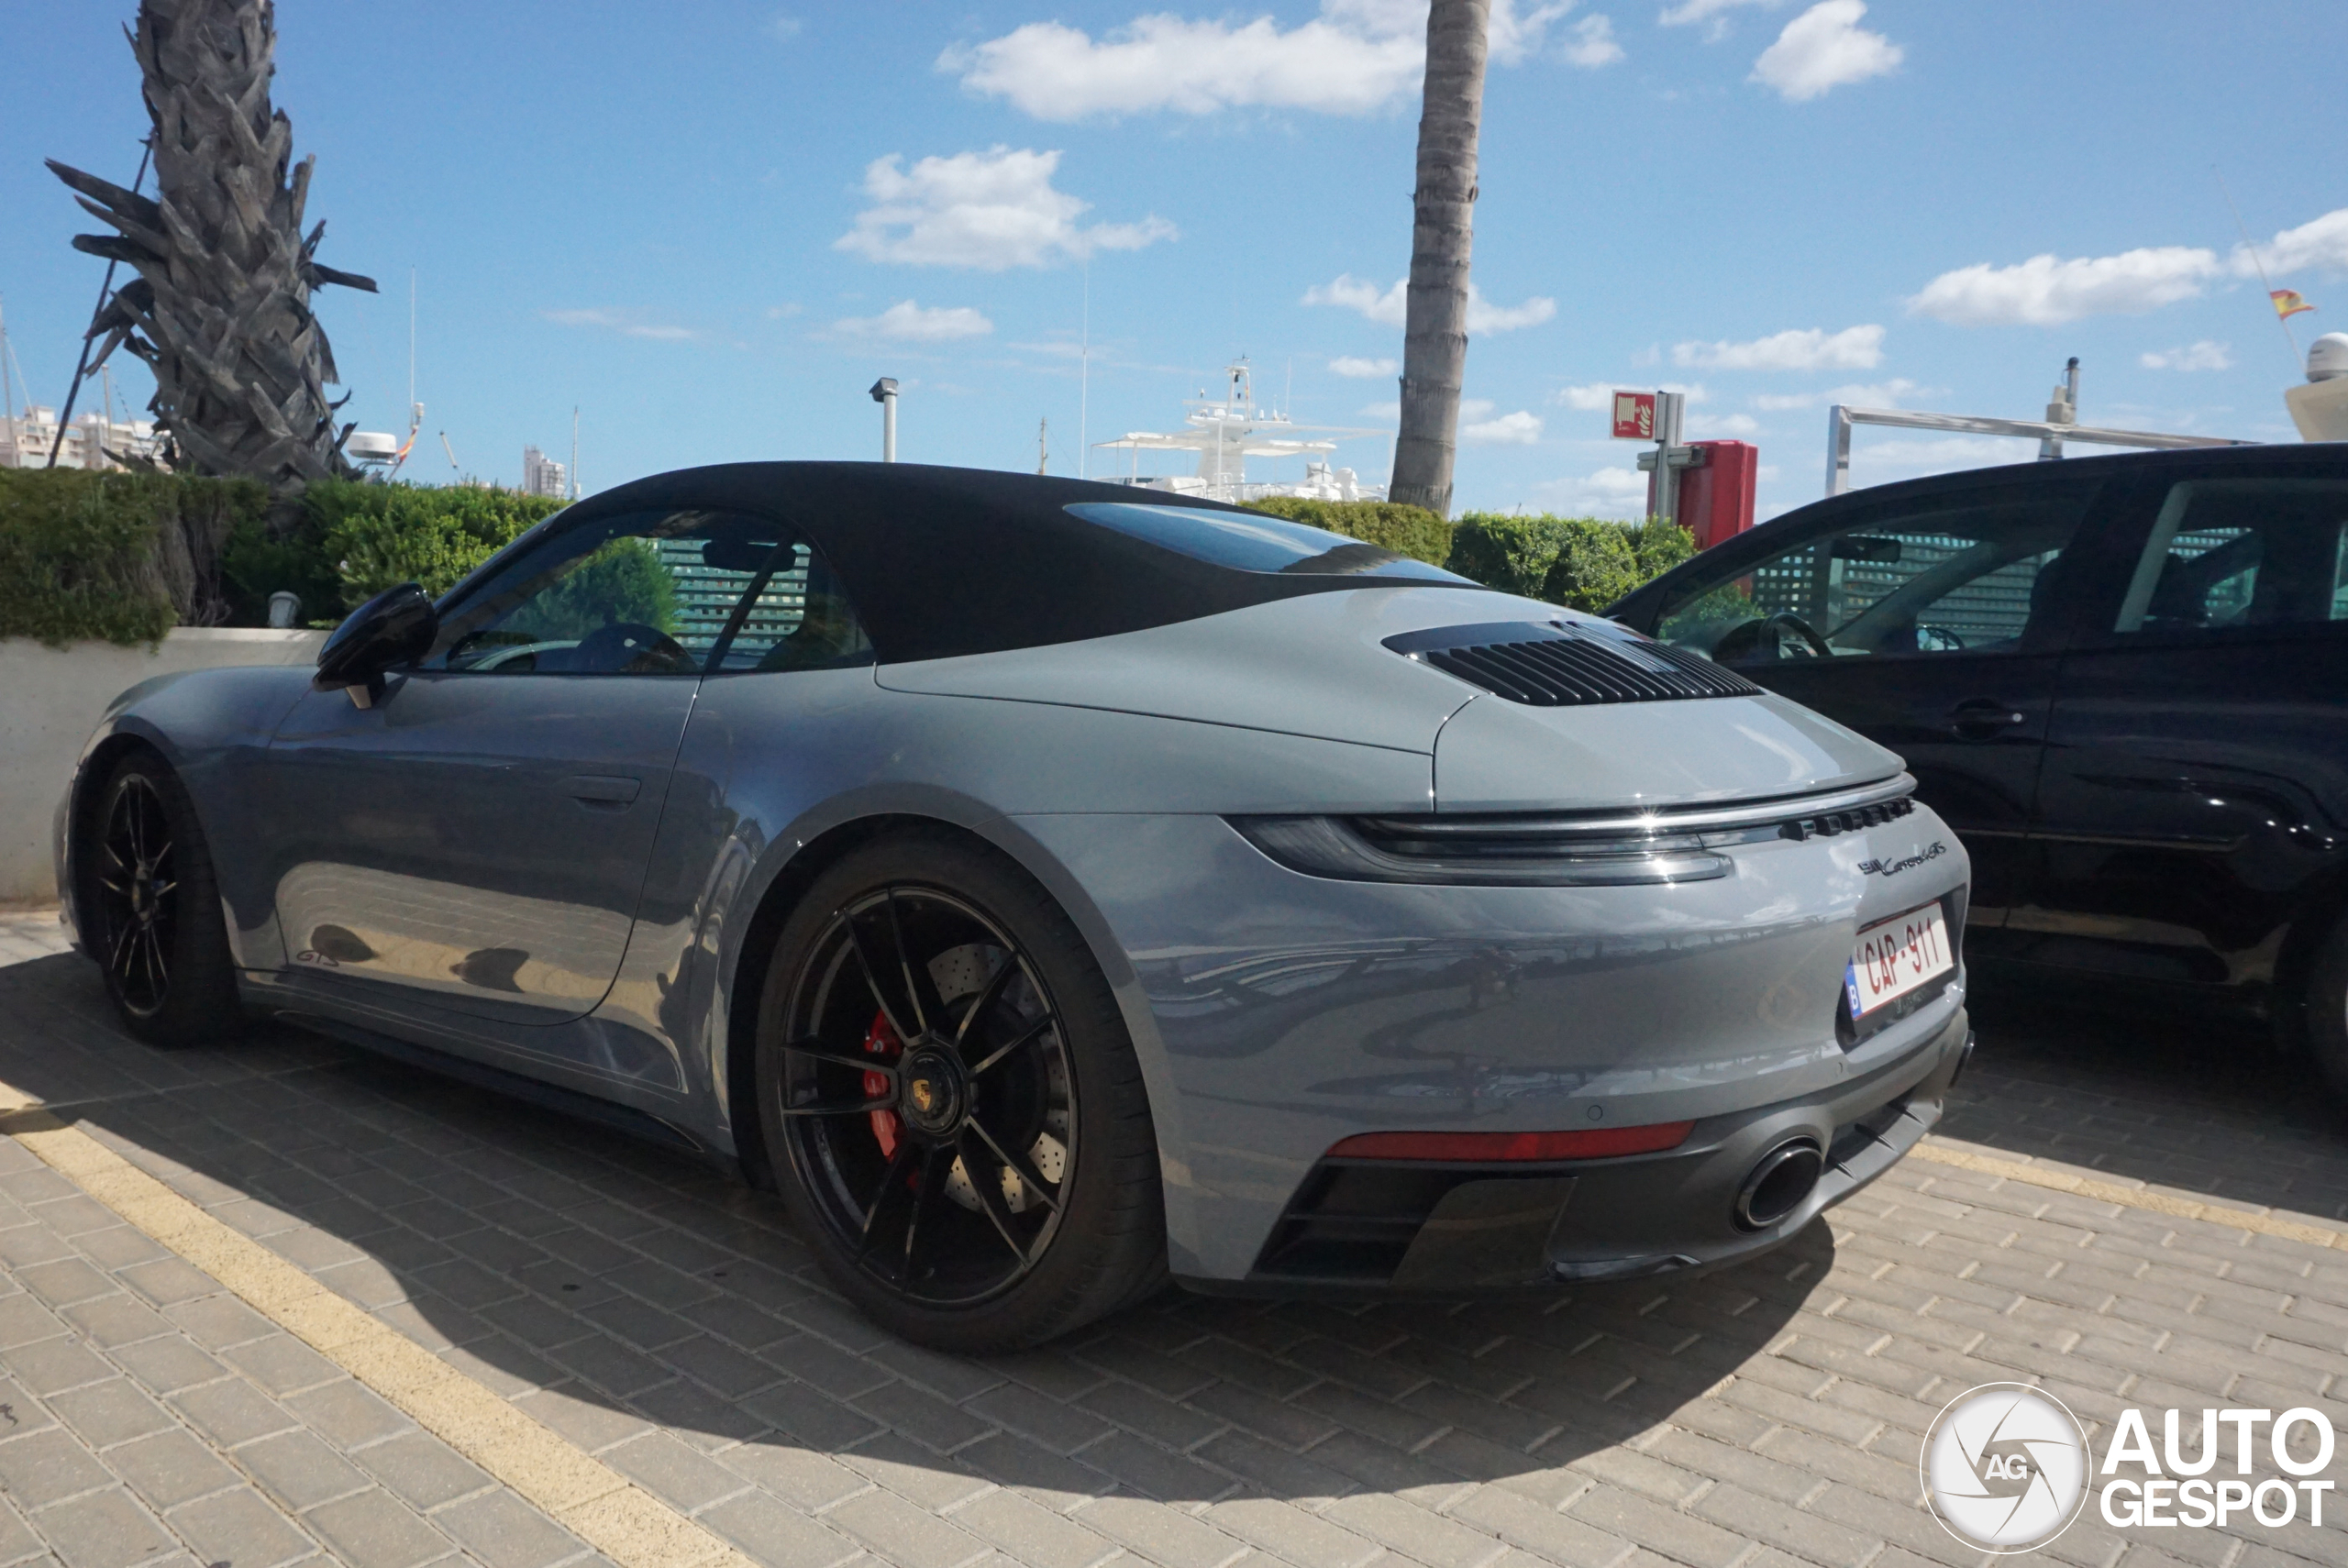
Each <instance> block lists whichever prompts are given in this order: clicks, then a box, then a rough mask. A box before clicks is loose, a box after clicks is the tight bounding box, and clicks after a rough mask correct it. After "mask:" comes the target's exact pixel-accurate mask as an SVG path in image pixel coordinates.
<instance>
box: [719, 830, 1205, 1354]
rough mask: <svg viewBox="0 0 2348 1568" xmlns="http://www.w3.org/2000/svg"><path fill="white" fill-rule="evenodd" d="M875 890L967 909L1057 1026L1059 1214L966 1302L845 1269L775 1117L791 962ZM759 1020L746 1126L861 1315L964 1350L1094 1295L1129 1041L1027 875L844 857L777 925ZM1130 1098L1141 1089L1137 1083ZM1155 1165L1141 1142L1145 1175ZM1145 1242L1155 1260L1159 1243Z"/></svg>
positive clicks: (792, 984)
mask: <svg viewBox="0 0 2348 1568" xmlns="http://www.w3.org/2000/svg"><path fill="white" fill-rule="evenodd" d="M883 886H892V887H899V888H910V889H936V890H937V891H939V892H942V893H947V894H950V895H952V896H953V897H955V898H958V899H961V900H966V901H968V902H969V903H972V904H975V905H976V906H978V908H979V909H980V911H983V912H984V913H985V914H986V915H987V916H988V918H990V919H991V920H993V921H994V922H996V923H998V924H999V925H1001V926H1002V929H1003V930H1004V931H1005V932H1006V933H1008V934H1009V935H1010V936H1011V938H1012V940H1013V942H1015V943H1017V944H1019V947H1020V948H1021V950H1022V951H1023V952H1024V953H1025V955H1027V958H1028V960H1029V962H1030V963H1032V964H1033V965H1034V966H1035V967H1036V972H1037V973H1038V975H1039V976H1040V977H1042V979H1043V981H1044V984H1045V987H1046V988H1047V989H1048V991H1049V992H1050V994H1051V999H1052V1002H1053V1005H1054V1007H1055V1009H1056V1010H1057V1011H1058V1015H1059V1018H1060V1021H1061V1025H1062V1035H1063V1043H1064V1047H1065V1052H1064V1054H1065V1056H1066V1060H1067V1064H1068V1071H1069V1079H1070V1088H1071V1089H1072V1090H1073V1099H1074V1100H1075V1126H1076V1147H1075V1150H1074V1151H1073V1153H1074V1161H1073V1165H1074V1170H1073V1175H1072V1176H1071V1177H1069V1179H1068V1180H1066V1181H1065V1182H1064V1183H1063V1185H1062V1188H1061V1191H1062V1193H1063V1196H1064V1201H1065V1202H1066V1203H1067V1206H1068V1207H1067V1210H1066V1212H1065V1213H1064V1214H1063V1215H1062V1216H1061V1219H1060V1221H1059V1225H1058V1229H1057V1231H1055V1232H1054V1235H1053V1238H1052V1242H1051V1245H1050V1246H1049V1247H1048V1248H1047V1250H1046V1252H1045V1254H1044V1257H1043V1259H1042V1261H1041V1262H1039V1263H1038V1264H1036V1267H1035V1268H1034V1270H1033V1271H1032V1272H1030V1273H1029V1274H1028V1275H1027V1276H1026V1277H1025V1278H1024V1279H1022V1280H1020V1281H1019V1282H1018V1283H1016V1284H1015V1285H1013V1286H1011V1287H1010V1288H1009V1289H1007V1290H1005V1291H1003V1292H1002V1293H1001V1294H999V1295H997V1296H994V1297H989V1298H988V1299H987V1300H985V1301H982V1302H980V1303H977V1304H975V1305H972V1306H969V1307H958V1308H939V1307H930V1306H925V1305H923V1304H921V1303H918V1302H914V1301H909V1300H906V1299H905V1298H904V1297H901V1296H898V1295H897V1294H895V1293H894V1292H893V1291H892V1290H891V1289H890V1288H889V1287H888V1286H885V1285H883V1284H882V1283H881V1282H880V1281H878V1280H875V1279H873V1278H872V1277H871V1276H870V1275H868V1274H866V1273H865V1272H864V1271H863V1270H862V1269H860V1268H859V1267H858V1266H857V1264H856V1263H855V1262H854V1260H853V1258H852V1257H851V1256H850V1255H849V1253H847V1249H846V1247H845V1246H844V1244H843V1243H842V1242H840V1241H839V1240H838V1239H837V1238H836V1236H834V1234H833V1233H832V1231H831V1230H830V1228H829V1226H828V1225H827V1223H826V1221H825V1218H824V1215H823V1212H822V1209H821V1208H820V1206H819V1200H818V1198H816V1197H815V1195H814V1194H813V1193H812V1192H810V1191H809V1190H808V1189H807V1186H806V1179H807V1178H805V1177H804V1176H803V1175H802V1174H801V1173H800V1171H799V1169H798V1165H797V1161H796V1160H795V1159H794V1158H793V1156H792V1153H791V1144H790V1142H789V1140H788V1138H787V1136H786V1134H785V1129H784V1126H783V1123H784V1121H785V1119H784V1118H783V1117H782V1116H781V1114H780V1113H779V1110H780V1106H781V1098H780V1088H781V1051H780V1049H779V1048H778V1047H779V1044H780V1042H781V1030H782V1028H783V1024H784V1021H785V1019H786V1017H787V1013H788V1009H789V1007H790V1005H791V1002H792V997H793V993H794V990H795V988H796V987H797V986H798V984H799V981H800V977H801V970H802V968H803V966H804V964H805V962H806V960H807V958H808V955H809V954H810V952H811V950H812V948H813V947H814V944H815V942H816V941H817V940H818V939H819V938H820V937H821V936H822V934H823V933H824V932H825V929H826V928H827V927H828V926H829V924H830V923H831V920H832V917H833V915H834V913H835V912H836V911H838V910H839V909H840V908H841V907H842V906H844V905H846V904H847V903H849V902H851V901H853V900H855V899H857V898H858V897H859V896H861V895H863V894H865V893H867V892H869V891H872V890H874V889H878V888H881V887H883ZM758 1020H759V1022H758V1030H759V1033H758V1045H757V1051H758V1074H757V1078H758V1097H759V1127H760V1131H761V1132H763V1133H764V1135H765V1142H766V1148H767V1155H768V1159H769V1160H770V1163H771V1164H772V1166H773V1170H774V1178H775V1182H776V1184H777V1186H778V1187H779V1188H780V1189H781V1194H782V1198H783V1201H784V1203H785V1205H786V1206H787V1207H788V1208H789V1209H790V1210H791V1214H792V1220H793V1221H794V1222H795V1223H796V1225H797V1226H798V1228H799V1231H800V1233H801V1234H802V1236H803V1238H804V1239H805V1240H806V1242H807V1243H808V1245H809V1246H810V1247H811V1248H812V1249H814V1253H815V1254H816V1257H817V1259H818V1261H819V1262H821V1263H822V1264H823V1266H824V1270H825V1274H826V1275H828V1276H829V1278H830V1279H831V1280H832V1282H833V1284H834V1285H835V1286H837V1288H838V1289H839V1290H840V1292H841V1293H842V1294H843V1295H845V1296H847V1297H848V1298H849V1299H850V1300H851V1301H853V1302H855V1303H856V1305H857V1306H858V1308H859V1309H862V1310H863V1311H864V1312H865V1313H866V1315H868V1316H869V1317H870V1318H871V1319H872V1320H874V1321H876V1322H878V1323H880V1324H881V1326H882V1327H884V1328H887V1329H889V1330H890V1331H892V1332H894V1333H897V1334H899V1335H901V1336H902V1337H903V1338H905V1339H908V1340H913V1341H915V1342H919V1343H922V1344H925V1345H930V1346H933V1347H936V1348H939V1349H947V1350H957V1351H964V1352H969V1353H983V1352H989V1351H999V1350H1006V1349H1011V1348H1014V1347H1018V1346H1024V1345H1028V1344H1034V1343H1036V1342H1040V1341H1041V1340H1043V1339H1047V1338H1049V1337H1051V1336H1052V1335H1053V1334H1055V1333H1058V1332H1060V1331H1063V1329H1065V1328H1068V1327H1073V1326H1075V1324H1076V1323H1077V1322H1079V1321H1081V1320H1083V1319H1084V1318H1087V1317H1090V1316H1092V1315H1094V1312H1092V1311H1088V1310H1086V1309H1084V1307H1083V1306H1082V1305H1081V1304H1082V1303H1086V1302H1089V1301H1093V1300H1094V1299H1096V1298H1098V1297H1102V1295H1103V1293H1104V1290H1105V1289H1107V1287H1108V1285H1109V1283H1110V1282H1107V1281H1104V1279H1103V1277H1102V1274H1103V1270H1104V1268H1110V1269H1114V1268H1115V1263H1114V1261H1113V1259H1111V1258H1105V1257H1104V1256H1103V1255H1102V1253H1103V1252H1104V1247H1103V1245H1102V1238H1103V1237H1104V1236H1106V1235H1108V1234H1109V1233H1110V1232H1111V1231H1112V1230H1113V1210H1114V1209H1115V1207H1116V1198H1117V1184H1116V1180H1115V1176H1116V1170H1115V1166H1116V1164H1117V1158H1118V1154H1119V1153H1120V1150H1119V1148H1118V1144H1119V1143H1120V1141H1121V1140H1120V1133H1121V1132H1123V1133H1124V1137H1125V1138H1127V1139H1130V1138H1131V1136H1132V1132H1131V1129H1130V1127H1126V1128H1121V1127H1120V1125H1119V1122H1120V1121H1121V1118H1120V1116H1119V1114H1118V1111H1119V1106H1118V1104H1117V1101H1118V1099H1120V1096H1119V1094H1118V1092H1117V1090H1118V1085H1119V1080H1120V1077H1121V1075H1120V1074H1119V1072H1118V1066H1119V1064H1118V1062H1117V1057H1118V1056H1119V1055H1122V1056H1123V1057H1124V1059H1125V1061H1126V1062H1127V1063H1130V1060H1131V1057H1132V1055H1133V1045H1132V1043H1131V1040H1130V1037H1129V1036H1128V1034H1127V1032H1126V1031H1125V1027H1124V1018H1123V1016H1122V1015H1121V1014H1120V1013H1119V1012H1118V1011H1117V1006H1116V1001H1115V998H1114V997H1113V994H1112V993H1111V992H1110V989H1109V987H1108V983H1107V982H1106V980H1104V979H1103V978H1102V975H1101V972H1100V968H1099V966H1098V965H1097V964H1096V963H1095V962H1094V961H1093V959H1092V956H1091V952H1090V951H1089V950H1088V949H1087V948H1086V947H1085V946H1084V944H1083V940H1082V938H1081V937H1080V935H1079V934H1078V933H1077V931H1076V929H1075V927H1074V925H1073V924H1072V923H1071V922H1069V919H1068V917H1067V916H1066V915H1065V914H1064V913H1063V912H1061V911H1060V910H1059V908H1058V906H1057V905H1056V904H1054V903H1053V902H1052V900H1051V899H1050V897H1049V895H1048V894H1047V893H1046V892H1045V891H1044V890H1043V889H1042V888H1041V887H1040V886H1038V885H1037V884H1036V882H1035V880H1034V879H1033V878H1030V877H1028V876H1027V874H1026V873H1025V872H1024V871H1022V870H1020V869H1019V868H1018V867H1016V866H1013V865H1010V864H1008V863H1006V862H1004V861H1003V860H1002V859H1000V858H999V857H997V856H994V855H992V854H991V853H989V852H986V851H984V850H981V849H979V848H976V847H974V846H971V845H965V844H962V843H959V842H958V841H955V840H953V839H949V838H944V837H942V836H941V837H936V838H931V837H927V836H918V837H908V838H906V839H903V840H891V841H883V842H881V843H880V844H875V845H870V846H869V847H868V848H866V849H862V850H859V851H857V852H855V853H853V854H851V855H850V856H848V857H847V859H845V860H843V861H841V862H840V863H839V864H838V865H837V866H835V867H832V868H831V869H830V870H829V871H827V872H825V873H824V874H823V875H822V876H820V877H819V878H817V879H816V881H815V883H814V886H813V887H811V888H810V889H808V892H807V894H806V896H805V897H804V898H803V899H802V900H801V901H800V904H799V907H798V908H797V909H796V910H795V911H793V912H792V916H791V918H790V919H789V921H788V922H785V924H784V926H783V930H782V933H781V936H780V938H779V939H778V941H777V943H776V947H775V955H774V961H773V963H771V964H770V965H769V966H768V969H767V978H766V985H765V988H764V990H763V992H762V994H761V995H760V997H759V1013H758ZM1131 1092H1133V1093H1138V1092H1140V1091H1139V1087H1138V1082H1137V1078H1136V1080H1135V1083H1134V1085H1133V1088H1132V1090H1131ZM1143 1125H1144V1127H1145V1128H1146V1118H1145V1121H1144V1123H1143ZM1127 1153H1130V1151H1127ZM1155 1159H1156V1155H1155V1150H1154V1143H1153V1148H1152V1152H1151V1154H1150V1160H1151V1168H1152V1172H1153V1176H1154V1172H1155ZM1157 1246H1158V1248H1159V1252H1160V1254H1161V1255H1162V1251H1163V1242H1162V1239H1161V1240H1160V1241H1159V1242H1157ZM1105 1250H1107V1251H1110V1252H1113V1251H1114V1250H1115V1249H1105ZM1119 1272H1121V1273H1124V1274H1131V1273H1135V1271H1134V1270H1133V1269H1131V1268H1130V1267H1127V1268H1125V1269H1124V1270H1122V1271H1119ZM1114 1284H1115V1288H1114V1290H1113V1294H1112V1296H1111V1299H1110V1303H1109V1304H1110V1305H1113V1304H1114V1303H1115V1301H1118V1300H1122V1299H1123V1298H1124V1295H1125V1294H1126V1293H1127V1292H1128V1291H1129V1290H1130V1288H1131V1286H1132V1281H1131V1280H1129V1279H1124V1278H1120V1279H1119V1280H1118V1281H1116V1282H1114Z"/></svg>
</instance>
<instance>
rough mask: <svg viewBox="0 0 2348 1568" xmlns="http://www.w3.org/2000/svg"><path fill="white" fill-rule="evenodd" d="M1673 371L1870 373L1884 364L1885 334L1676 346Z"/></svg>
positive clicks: (1796, 332)
mask: <svg viewBox="0 0 2348 1568" xmlns="http://www.w3.org/2000/svg"><path fill="white" fill-rule="evenodd" d="M1671 362H1672V363H1673V364H1675V365H1686V366H1697V367H1700V368H1702V369H1705V370H1874V369H1875V368H1876V367H1877V365H1879V364H1881V363H1882V362H1883V328H1882V327H1880V326H1846V327H1844V329H1843V330H1842V331H1840V332H1828V331H1826V330H1825V329H1824V328H1822V327H1816V326H1812V327H1808V328H1789V329H1788V330H1787V331H1784V332H1778V333H1772V334H1771V335H1770V336H1768V337H1756V338H1755V339H1754V340H1753V341H1752V342H1750V343H1726V342H1722V343H1675V344H1673V345H1672V348H1671Z"/></svg>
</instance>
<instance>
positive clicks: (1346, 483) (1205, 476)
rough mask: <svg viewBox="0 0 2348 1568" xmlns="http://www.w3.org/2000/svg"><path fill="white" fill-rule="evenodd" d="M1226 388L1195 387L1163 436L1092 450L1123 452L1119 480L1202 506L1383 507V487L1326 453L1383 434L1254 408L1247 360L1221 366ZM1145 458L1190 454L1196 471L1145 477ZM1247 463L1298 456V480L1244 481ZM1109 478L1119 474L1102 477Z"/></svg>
mask: <svg viewBox="0 0 2348 1568" xmlns="http://www.w3.org/2000/svg"><path fill="white" fill-rule="evenodd" d="M1224 376H1225V377H1226V378H1227V385H1226V388H1225V391H1224V395H1223V397H1222V398H1221V399H1219V400H1218V399H1215V398H1213V397H1210V396H1209V395H1208V394H1207V392H1205V390H1204V389H1201V391H1200V392H1199V395H1198V396H1197V397H1196V398H1193V399H1191V400H1190V412H1189V413H1188V414H1185V415H1184V416H1183V424H1184V425H1186V426H1188V428H1186V429H1182V430H1175V431H1168V432H1164V433H1159V432H1154V431H1147V430H1136V431H1132V432H1129V433H1128V434H1126V435H1124V436H1118V437H1117V438H1116V439H1115V440H1113V441H1096V442H1094V443H1093V446H1094V447H1095V448H1096V449H1098V448H1103V447H1106V448H1113V449H1115V450H1118V451H1124V452H1130V453H1131V454H1132V455H1133V456H1132V458H1131V459H1130V462H1131V469H1130V472H1129V474H1128V475H1126V476H1123V482H1124V483H1126V484H1131V485H1138V486H1140V487H1142V488H1143V489H1146V490H1163V491H1172V492H1173V493H1175V494H1177V495H1195V496H1200V497H1202V498H1204V499H1206V500H1208V501H1224V502H1249V501H1261V500H1263V499H1264V498H1266V497H1267V496H1286V495H1295V496H1304V497H1307V498H1309V499H1312V500H1314V501H1383V500H1385V499H1386V487H1385V486H1384V485H1382V484H1364V483H1363V482H1362V481H1361V479H1360V476H1359V475H1357V473H1356V472H1355V471H1354V470H1353V469H1349V468H1335V467H1332V466H1331V464H1330V462H1329V455H1330V454H1331V453H1332V452H1334V451H1335V450H1336V447H1337V443H1338V442H1339V441H1341V440H1344V439H1346V438H1347V437H1350V436H1386V435H1387V434H1388V432H1386V431H1383V430H1357V429H1351V428H1347V427H1346V426H1343V425H1299V424H1297V423H1295V422H1294V421H1293V420H1291V419H1290V418H1289V416H1288V415H1287V414H1283V413H1276V412H1274V411H1273V410H1270V409H1268V408H1265V407H1263V406H1262V405H1261V404H1259V403H1257V402H1256V397H1255V392H1254V388H1253V386H1252V385H1251V383H1250V378H1249V374H1248V366H1247V362H1246V360H1244V359H1243V360H1241V361H1239V362H1238V363H1237V364H1235V365H1230V366H1226V367H1225V368H1224ZM1304 432H1311V433H1312V434H1313V435H1314V436H1317V437H1318V438H1317V439H1312V440H1305V439H1300V438H1299V436H1300V435H1301V433H1304ZM1144 452H1195V453H1197V454H1198V469H1197V471H1196V472H1195V473H1189V474H1172V475H1166V476H1160V477H1155V478H1153V477H1149V476H1146V475H1144V474H1143V473H1142V472H1141V454H1142V453H1144ZM1248 458H1304V459H1305V463H1304V479H1303V480H1302V481H1301V483H1299V482H1290V483H1268V482H1266V483H1258V482H1254V481H1251V480H1249V479H1248V478H1247V471H1246V462H1247V459H1248ZM1101 477H1102V478H1104V479H1109V480H1117V479H1118V478H1120V476H1117V475H1113V474H1104V475H1102V476H1101Z"/></svg>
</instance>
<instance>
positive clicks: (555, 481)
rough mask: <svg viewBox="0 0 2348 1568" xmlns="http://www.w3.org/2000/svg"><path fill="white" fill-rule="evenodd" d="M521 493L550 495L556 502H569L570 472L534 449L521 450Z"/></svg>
mask: <svg viewBox="0 0 2348 1568" xmlns="http://www.w3.org/2000/svg"><path fill="white" fill-rule="evenodd" d="M522 493H523V494H524V495H550V496H552V497H554V498H555V499H556V500H557V501H566V500H569V499H570V469H566V468H564V467H563V466H562V465H561V464H560V463H558V462H556V461H555V460H554V459H553V458H549V457H548V456H547V455H546V454H545V453H544V452H541V451H539V450H538V449H537V447H523V448H522Z"/></svg>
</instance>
